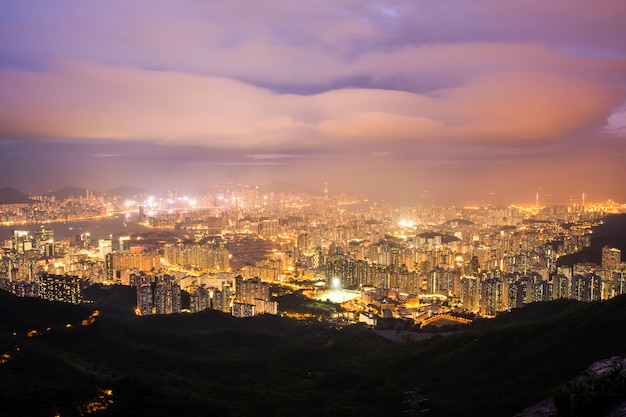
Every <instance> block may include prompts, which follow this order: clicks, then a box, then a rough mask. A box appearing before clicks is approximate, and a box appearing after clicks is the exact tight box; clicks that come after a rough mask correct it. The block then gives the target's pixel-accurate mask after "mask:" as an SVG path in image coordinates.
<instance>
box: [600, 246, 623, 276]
mask: <svg viewBox="0 0 626 417" xmlns="http://www.w3.org/2000/svg"><path fill="white" fill-rule="evenodd" d="M621 262H622V251H621V250H619V249H617V248H611V247H609V246H604V247H603V248H602V268H603V269H609V270H612V271H615V270H618V269H620V264H621Z"/></svg>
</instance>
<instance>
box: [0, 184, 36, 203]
mask: <svg viewBox="0 0 626 417" xmlns="http://www.w3.org/2000/svg"><path fill="white" fill-rule="evenodd" d="M30 203H33V200H31V199H30V198H28V195H27V194H24V193H22V192H20V191H18V190H16V189H15V188H11V187H4V188H1V189H0V204H30Z"/></svg>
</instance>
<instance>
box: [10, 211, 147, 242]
mask: <svg viewBox="0 0 626 417" xmlns="http://www.w3.org/2000/svg"><path fill="white" fill-rule="evenodd" d="M42 228H45V229H52V230H54V239H55V240H61V239H67V238H69V237H71V236H76V235H81V234H84V233H89V234H90V235H91V239H92V240H97V239H103V238H108V237H109V236H110V235H113V236H114V237H115V236H119V235H127V234H131V233H138V232H141V231H144V230H145V229H146V228H145V226H143V225H141V224H138V223H137V215H136V214H130V213H128V214H124V215H122V214H120V215H115V216H112V217H104V218H101V219H93V220H81V221H69V222H54V223H44V224H41V223H34V224H15V225H11V226H0V241H3V240H8V239H11V235H12V232H13V230H26V231H29V232H31V233H33V232H35V231H37V230H40V229H42Z"/></svg>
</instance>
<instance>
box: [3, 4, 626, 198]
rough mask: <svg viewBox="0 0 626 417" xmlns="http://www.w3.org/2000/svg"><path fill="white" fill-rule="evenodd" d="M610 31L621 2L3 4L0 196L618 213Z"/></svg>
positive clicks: (621, 73)
mask: <svg viewBox="0 0 626 417" xmlns="http://www.w3.org/2000/svg"><path fill="white" fill-rule="evenodd" d="M625 18H626V2H624V1H623V0H603V1H602V2H597V1H592V0H551V1H545V0H525V1H512V2H509V1H502V0H472V1H467V0H441V1H433V0H406V1H405V0H394V1H369V0H358V1H357V0H332V1H326V0H315V1H309V0H302V1H292V0H265V1H262V0H250V1H247V0H246V1H243V0H232V1H228V2H217V1H202V0H176V1H173V0H171V1H164V0H136V1H132V2H129V1H122V0H109V1H106V2H85V1H79V0H58V1H54V2H50V1H33V0H3V1H2V3H1V4H0V187H3V186H12V187H15V188H18V189H19V190H21V191H23V192H27V193H33V194H36V193H41V192H45V191H48V190H54V189H59V188H62V187H64V186H66V185H72V186H80V187H89V188H93V189H96V190H99V191H105V190H107V189H111V188H114V187H117V186H122V185H130V186H141V187H145V188H148V189H151V190H164V189H174V188H177V189H191V188H193V187H196V186H198V185H201V184H210V183H216V182H224V181H234V182H241V183H260V182H267V181H280V182H289V183H295V184H299V185H302V186H303V187H306V188H308V189H310V190H312V191H313V192H319V193H321V192H322V190H323V184H324V183H325V182H326V183H328V187H329V192H330V193H331V194H333V193H338V192H353V193H360V194H363V195H366V196H369V197H370V198H372V199H386V200H390V201H393V202H403V203H407V204H412V203H415V202H418V201H421V199H423V196H424V195H429V196H431V197H429V199H430V200H431V201H433V202H436V203H453V204H479V203H480V204H509V203H524V202H533V201H534V200H535V196H536V194H537V193H539V195H540V201H541V202H544V203H546V204H547V203H567V202H578V201H580V200H581V197H582V193H583V192H584V193H585V194H586V196H587V197H586V198H587V201H592V200H593V201H606V200H607V199H613V200H616V201H618V202H626V185H625V184H624V180H625V179H626V163H625V160H626V25H625V24H624V19H625ZM425 191H426V192H425ZM430 200H429V201H430Z"/></svg>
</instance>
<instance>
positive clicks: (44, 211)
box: [0, 183, 626, 326]
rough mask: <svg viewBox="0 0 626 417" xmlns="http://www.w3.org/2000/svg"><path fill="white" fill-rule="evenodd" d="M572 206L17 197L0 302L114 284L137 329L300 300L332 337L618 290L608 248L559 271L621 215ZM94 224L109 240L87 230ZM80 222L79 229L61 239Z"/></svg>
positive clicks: (223, 194) (322, 198) (5, 215)
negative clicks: (328, 324) (142, 321)
mask: <svg viewBox="0 0 626 417" xmlns="http://www.w3.org/2000/svg"><path fill="white" fill-rule="evenodd" d="M320 188H322V187H320ZM78 192H80V193H82V194H80V195H79V194H77V193H78ZM584 199H585V196H584V195H582V198H581V201H580V202H578V203H576V204H570V205H549V206H542V205H541V202H540V196H539V194H537V195H536V196H535V201H534V202H533V203H531V204H525V205H523V204H517V205H510V206H508V207H504V206H502V207H494V206H465V207H446V206H439V205H434V204H432V203H430V204H429V202H428V201H426V202H420V203H418V204H416V205H414V206H404V207H392V206H391V205H390V204H389V203H386V202H385V201H377V202H374V201H368V200H367V199H365V198H364V197H362V196H357V195H350V194H346V193H338V194H333V193H331V192H329V186H328V185H327V184H324V185H323V189H321V190H320V193H318V194H317V195H315V194H310V193H305V192H267V193H264V192H261V191H260V189H259V186H252V185H242V184H233V183H229V184H218V185H211V186H206V187H204V188H203V190H202V191H201V192H196V193H195V194H193V195H192V194H182V193H178V192H170V193H168V194H167V195H165V196H151V195H147V194H146V193H145V192H144V193H141V194H136V195H134V196H132V197H131V196H127V197H122V196H120V195H108V194H104V193H99V192H94V191H93V190H88V189H82V190H81V189H76V190H74V193H73V194H71V195H66V196H65V198H58V196H55V195H54V194H53V193H51V194H49V195H42V196H29V197H28V200H29V201H25V200H22V201H21V202H19V203H14V202H13V203H10V204H2V205H0V216H1V217H0V218H1V219H2V226H3V229H4V230H6V231H7V233H5V235H7V234H8V236H3V239H4V240H3V241H2V247H3V258H2V262H1V263H0V288H2V289H4V290H6V291H9V292H11V293H13V294H16V295H18V296H22V297H40V298H44V299H48V300H57V301H65V302H70V303H82V302H89V300H86V299H84V297H83V290H84V289H85V288H87V287H89V286H91V285H104V286H114V285H122V286H131V287H134V288H136V294H137V305H136V309H135V314H137V315H151V314H158V315H160V314H173V313H181V312H182V313H191V314H193V313H197V312H199V311H202V310H206V309H213V310H218V311H222V312H225V313H228V314H232V315H233V316H236V317H250V316H254V315H259V314H274V315H276V314H279V313H280V314H282V315H289V316H292V317H296V318H310V317H311V315H310V314H309V315H306V314H305V315H302V314H297V313H293V312H289V311H285V310H283V309H281V308H280V306H279V302H278V301H277V297H278V296H279V295H283V294H285V293H291V292H294V291H301V292H302V294H305V295H306V296H307V297H310V298H312V299H317V300H322V301H328V302H331V303H336V308H334V309H333V310H332V314H331V315H329V316H327V317H325V318H327V319H329V320H334V321H341V322H342V323H355V322H365V323H367V324H368V325H375V324H376V322H377V320H378V319H380V318H383V319H397V320H402V321H405V322H410V323H412V324H414V325H417V326H420V325H425V324H430V323H432V322H433V321H438V320H441V324H445V323H446V322H453V323H456V322H465V321H469V320H468V319H471V318H473V317H476V316H481V317H493V316H495V315H496V314H497V313H499V312H502V311H509V310H511V309H516V308H521V307H523V306H524V305H526V304H528V303H533V302H541V301H551V300H556V299H573V300H578V301H585V302H591V301H600V300H607V299H609V298H612V297H614V296H616V295H619V294H623V293H624V292H626V288H625V286H626V277H625V272H626V271H625V265H624V263H622V260H621V251H620V249H618V248H613V247H609V246H606V247H604V248H603V249H602V258H601V262H600V263H599V264H595V263H591V262H585V263H573V264H561V263H560V262H559V258H562V257H563V256H565V255H569V254H574V253H577V252H579V251H580V250H582V249H584V248H586V247H588V246H589V245H590V242H591V235H592V227H594V226H597V225H599V224H601V223H602V219H603V218H604V217H605V216H606V215H608V214H615V213H623V212H624V211H626V208H625V207H624V205H622V204H618V203H615V202H612V201H609V202H605V203H601V204H600V203H591V202H585V200H584ZM105 220H109V221H116V223H112V224H114V225H115V226H113V225H111V226H108V229H106V230H105V229H104V228H99V226H98V225H99V224H100V223H101V222H103V221H105ZM81 221H83V222H85V221H89V222H90V223H85V224H83V226H82V227H77V229H74V227H72V226H68V225H73V224H77V223H76V222H81ZM87 225H88V226H87ZM90 227H91V229H90ZM116 227H117V229H116ZM183 293H188V294H189V296H188V298H186V297H182V296H181V294H183ZM186 299H188V301H184V302H183V301H182V300H186Z"/></svg>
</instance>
